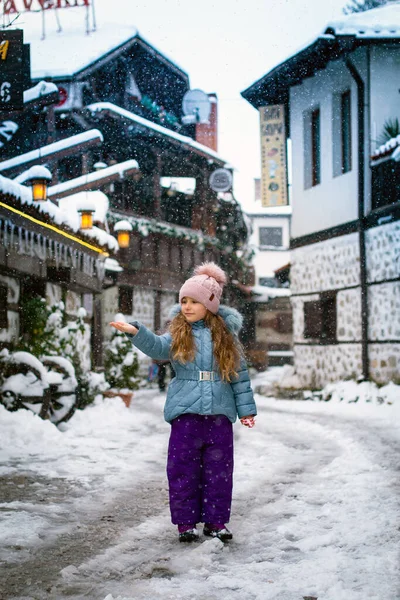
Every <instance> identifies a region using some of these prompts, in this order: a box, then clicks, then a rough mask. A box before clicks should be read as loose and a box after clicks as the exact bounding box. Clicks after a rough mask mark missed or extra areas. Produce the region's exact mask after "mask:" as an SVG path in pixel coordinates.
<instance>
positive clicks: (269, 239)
mask: <svg viewBox="0 0 400 600" xmlns="http://www.w3.org/2000/svg"><path fill="white" fill-rule="evenodd" d="M259 236H260V246H274V247H275V248H281V247H282V245H283V235H282V227H260V228H259Z"/></svg>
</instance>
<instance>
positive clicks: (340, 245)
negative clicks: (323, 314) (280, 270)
mask: <svg viewBox="0 0 400 600" xmlns="http://www.w3.org/2000/svg"><path fill="white" fill-rule="evenodd" d="M291 257H292V266H291V269H290V280H291V284H290V289H291V291H292V294H303V293H313V292H314V293H315V292H316V291H318V292H322V291H326V290H335V289H340V288H346V287H351V286H354V285H359V283H360V254H359V247H358V236H357V234H356V233H351V234H349V235H344V236H340V237H337V238H332V239H330V240H326V241H324V242H317V243H316V244H310V245H309V246H303V247H301V248H295V249H294V250H292V251H291Z"/></svg>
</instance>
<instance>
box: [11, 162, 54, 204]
mask: <svg viewBox="0 0 400 600" xmlns="http://www.w3.org/2000/svg"><path fill="white" fill-rule="evenodd" d="M51 180H52V175H51V173H50V171H49V170H48V169H47V168H46V167H42V166H40V165H35V166H33V167H31V168H30V169H28V171H26V172H25V173H23V175H22V176H20V177H19V178H18V183H24V184H27V185H29V186H31V188H32V200H33V201H34V202H46V200H47V185H48V184H49V182H50V181H51Z"/></svg>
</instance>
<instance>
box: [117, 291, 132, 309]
mask: <svg viewBox="0 0 400 600" xmlns="http://www.w3.org/2000/svg"><path fill="white" fill-rule="evenodd" d="M118 310H119V311H120V312H122V314H123V315H131V314H132V313H133V290H132V288H129V287H120V288H119V297H118Z"/></svg>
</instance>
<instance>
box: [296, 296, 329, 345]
mask: <svg viewBox="0 0 400 600" xmlns="http://www.w3.org/2000/svg"><path fill="white" fill-rule="evenodd" d="M304 337H305V338H306V339H315V340H319V341H320V342H322V343H326V344H332V343H335V342H336V292H324V293H322V294H321V296H320V299H319V300H314V301H312V302H305V303H304Z"/></svg>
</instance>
